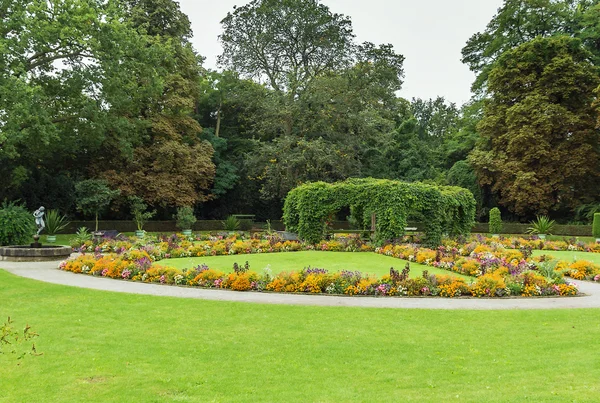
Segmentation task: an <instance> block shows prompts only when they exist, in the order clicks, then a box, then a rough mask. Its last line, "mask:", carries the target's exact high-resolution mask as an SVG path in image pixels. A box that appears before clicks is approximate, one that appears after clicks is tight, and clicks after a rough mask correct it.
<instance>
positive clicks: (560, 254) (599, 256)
mask: <svg viewBox="0 0 600 403" xmlns="http://www.w3.org/2000/svg"><path fill="white" fill-rule="evenodd" d="M541 255H547V256H554V257H556V258H557V259H560V260H566V261H567V262H573V261H575V260H587V261H589V262H593V263H596V264H600V253H592V252H571V251H552V250H534V251H533V256H541Z"/></svg>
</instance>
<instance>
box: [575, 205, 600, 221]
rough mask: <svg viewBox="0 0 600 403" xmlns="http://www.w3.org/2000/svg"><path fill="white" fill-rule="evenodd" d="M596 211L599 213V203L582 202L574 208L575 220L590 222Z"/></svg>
mask: <svg viewBox="0 0 600 403" xmlns="http://www.w3.org/2000/svg"><path fill="white" fill-rule="evenodd" d="M596 213H600V203H588V204H582V205H581V206H579V207H577V208H576V209H575V220H582V221H585V222H588V223H591V222H592V220H593V219H594V215H595V214H596Z"/></svg>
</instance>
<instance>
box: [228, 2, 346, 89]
mask: <svg viewBox="0 0 600 403" xmlns="http://www.w3.org/2000/svg"><path fill="white" fill-rule="evenodd" d="M221 24H222V26H223V33H222V34H221V35H220V36H219V39H220V40H221V43H222V44H223V54H222V55H221V56H220V57H219V62H220V63H221V65H222V66H224V67H226V68H228V69H231V70H234V71H238V72H239V73H241V74H242V75H244V76H246V77H249V78H254V79H258V80H261V81H262V80H264V81H265V82H266V83H267V84H268V85H269V86H270V87H271V88H272V89H273V90H275V91H278V92H288V93H289V94H290V95H291V96H294V95H296V94H297V93H298V91H300V90H301V89H302V88H304V87H305V86H306V84H307V83H308V82H309V81H310V80H311V79H312V78H314V77H316V76H318V75H320V74H321V73H323V72H327V71H330V70H335V69H338V68H341V67H344V66H346V65H348V63H349V62H350V55H351V48H352V46H353V42H352V41H353V38H354V35H353V33H352V24H351V22H350V19H349V18H348V17H346V16H344V15H341V14H334V13H332V12H331V11H330V10H329V8H328V7H327V6H325V5H323V4H320V3H319V1H318V0H253V1H251V2H250V3H249V4H247V5H245V6H241V7H236V8H235V9H234V11H233V12H230V13H228V14H227V16H226V17H225V18H224V19H223V20H222V21H221Z"/></svg>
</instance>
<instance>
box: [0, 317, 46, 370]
mask: <svg viewBox="0 0 600 403" xmlns="http://www.w3.org/2000/svg"><path fill="white" fill-rule="evenodd" d="M38 336H39V335H38V334H37V333H36V332H34V331H33V330H31V326H29V325H26V326H25V327H24V328H23V330H17V329H15V328H14V322H13V321H12V319H11V318H10V316H9V317H8V320H7V321H6V322H4V323H3V324H2V326H0V355H4V354H11V355H14V356H15V357H16V358H17V359H18V360H20V359H23V358H24V357H25V356H26V355H34V356H36V355H41V354H40V353H38V352H37V351H36V349H35V344H34V343H31V349H29V347H27V349H26V350H24V351H23V347H22V344H25V343H27V344H29V343H30V342H31V341H32V340H33V339H35V338H36V337H38Z"/></svg>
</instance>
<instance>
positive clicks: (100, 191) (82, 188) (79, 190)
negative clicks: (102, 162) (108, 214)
mask: <svg viewBox="0 0 600 403" xmlns="http://www.w3.org/2000/svg"><path fill="white" fill-rule="evenodd" d="M120 193H121V191H119V190H112V189H111V188H109V187H108V185H107V184H106V182H105V181H103V180H100V179H87V180H84V181H81V182H77V183H76V184H75V195H76V197H77V200H76V204H77V208H78V209H79V210H80V211H81V212H83V214H85V215H94V216H95V218H96V231H98V216H99V215H100V213H102V212H103V211H104V210H105V209H106V208H107V207H108V206H109V205H110V203H111V201H112V200H113V199H114V198H115V197H117V196H118V195H119V194H120Z"/></svg>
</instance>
